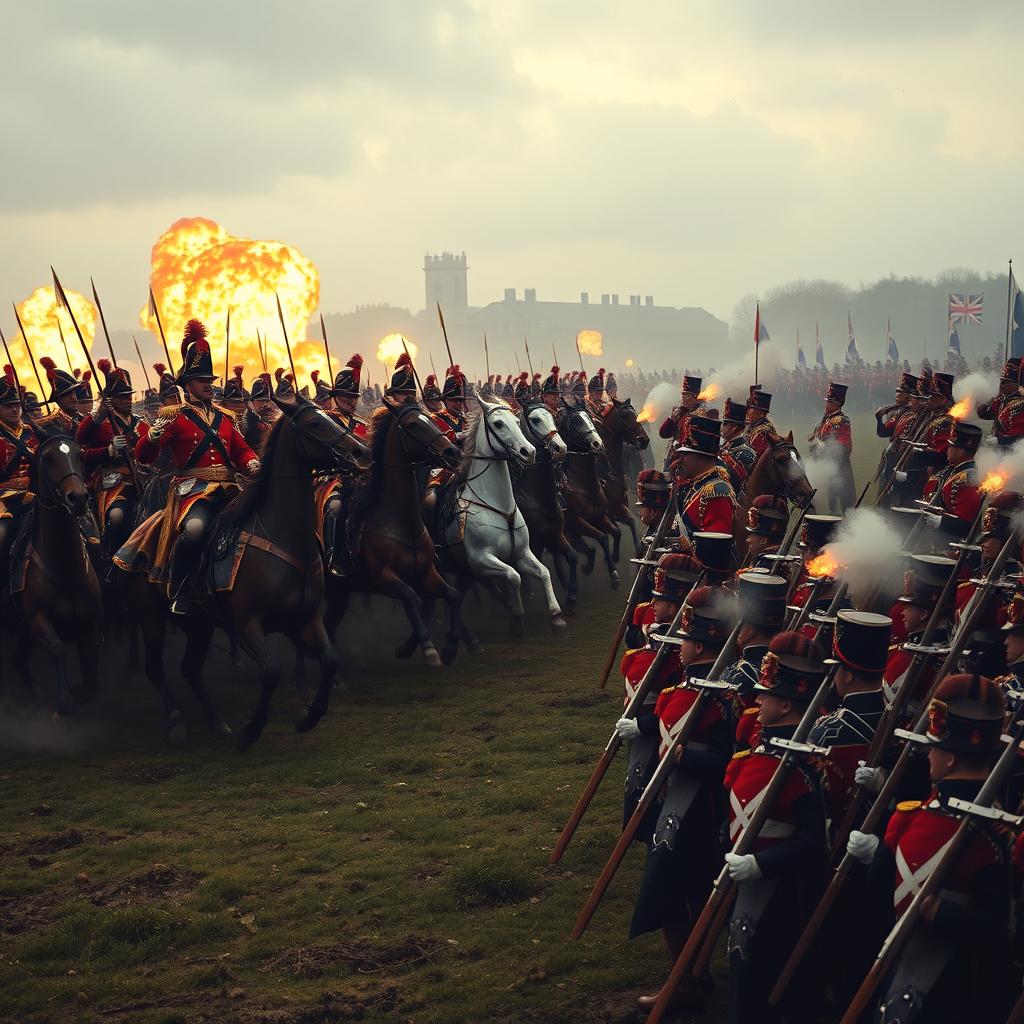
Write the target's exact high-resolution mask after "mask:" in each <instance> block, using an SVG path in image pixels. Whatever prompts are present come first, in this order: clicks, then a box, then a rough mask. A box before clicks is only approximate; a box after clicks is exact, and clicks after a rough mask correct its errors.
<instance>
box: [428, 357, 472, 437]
mask: <svg viewBox="0 0 1024 1024" xmlns="http://www.w3.org/2000/svg"><path fill="white" fill-rule="evenodd" d="M441 398H442V400H443V402H444V407H443V408H441V409H439V410H438V411H437V412H436V413H434V414H433V415H431V417H430V418H431V419H432V420H433V421H434V422H435V423H436V424H437V426H438V427H439V428H440V430H441V431H442V432H443V433H444V435H445V437H447V438H448V440H449V441H451V442H452V444H456V445H459V447H461V446H462V438H463V435H464V434H465V433H466V429H467V428H468V426H469V420H468V418H467V416H466V375H465V374H464V373H463V372H462V370H461V369H460V368H459V365H458V363H456V364H455V365H454V366H449V367H448V370H447V372H446V373H445V376H444V389H443V390H442V392H441Z"/></svg>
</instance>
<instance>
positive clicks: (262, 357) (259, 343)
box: [256, 327, 267, 373]
mask: <svg viewBox="0 0 1024 1024" xmlns="http://www.w3.org/2000/svg"><path fill="white" fill-rule="evenodd" d="M256 348H258V349H259V352H260V362H261V363H262V364H263V372H264V373H266V372H267V357H266V355H265V354H264V352H263V342H262V341H261V340H260V331H259V328H258V327H257V328H256Z"/></svg>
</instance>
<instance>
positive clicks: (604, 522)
mask: <svg viewBox="0 0 1024 1024" xmlns="http://www.w3.org/2000/svg"><path fill="white" fill-rule="evenodd" d="M600 526H601V529H602V530H604V531H605V532H606V533H609V534H611V538H612V562H613V564H615V565H618V564H619V552H620V549H621V547H622V531H621V530H620V529H619V527H618V524H617V523H616V522H615V520H614V519H612V517H611V516H610V515H606V516H604V517H603V518H602V519H601V522H600ZM615 575H616V576H618V573H617V572H616V573H615Z"/></svg>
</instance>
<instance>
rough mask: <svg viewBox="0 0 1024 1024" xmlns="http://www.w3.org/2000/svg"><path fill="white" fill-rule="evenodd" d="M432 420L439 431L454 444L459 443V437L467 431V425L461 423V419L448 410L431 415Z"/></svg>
mask: <svg viewBox="0 0 1024 1024" xmlns="http://www.w3.org/2000/svg"><path fill="white" fill-rule="evenodd" d="M430 418H431V420H433V422H434V424H435V425H436V426H437V429H438V430H440V431H441V433H442V434H444V436H445V437H447V438H448V440H449V441H451V443H452V444H457V443H458V436H457V435H458V434H459V433H461V432H462V431H463V430H465V429H466V424H465V423H462V422H460V421H459V418H458V417H457V416H453V415H452V414H451V413H450V412H449V411H448V410H447V409H442V410H441V411H440V412H433V413H431V414H430Z"/></svg>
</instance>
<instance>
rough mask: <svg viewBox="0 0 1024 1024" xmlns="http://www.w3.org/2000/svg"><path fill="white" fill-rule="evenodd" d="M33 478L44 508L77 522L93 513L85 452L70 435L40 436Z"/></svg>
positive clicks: (39, 500) (40, 502)
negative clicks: (85, 474)
mask: <svg viewBox="0 0 1024 1024" xmlns="http://www.w3.org/2000/svg"><path fill="white" fill-rule="evenodd" d="M33 477H34V480H33V484H32V489H33V490H34V491H35V494H36V502H37V504H38V505H39V506H40V507H42V508H46V509H54V508H59V509H63V510H64V511H65V512H67V514H68V515H69V516H73V517H74V518H75V519H78V518H79V517H80V516H84V515H85V514H86V512H88V511H89V491H88V490H87V489H86V486H85V482H84V481H83V480H82V449H81V448H79V446H78V444H77V443H76V442H75V441H74V440H73V439H72V438H70V437H68V436H67V435H66V434H45V433H44V434H40V442H39V450H38V451H37V452H36V456H35V466H34V472H33Z"/></svg>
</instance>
